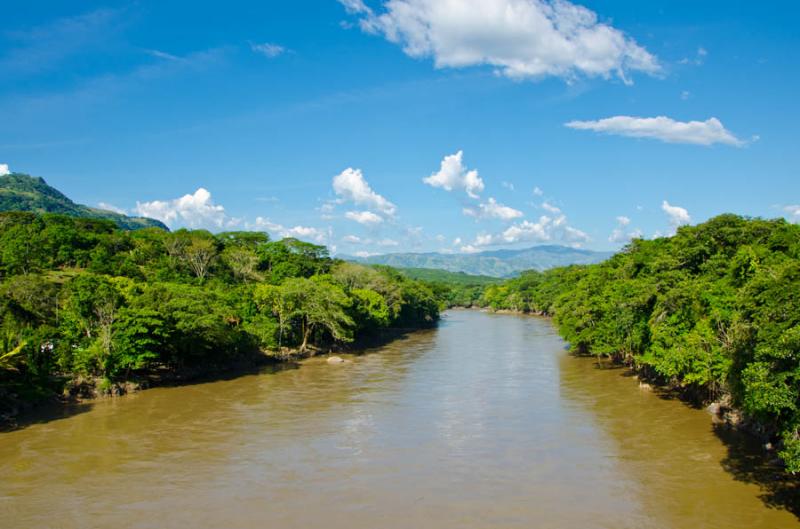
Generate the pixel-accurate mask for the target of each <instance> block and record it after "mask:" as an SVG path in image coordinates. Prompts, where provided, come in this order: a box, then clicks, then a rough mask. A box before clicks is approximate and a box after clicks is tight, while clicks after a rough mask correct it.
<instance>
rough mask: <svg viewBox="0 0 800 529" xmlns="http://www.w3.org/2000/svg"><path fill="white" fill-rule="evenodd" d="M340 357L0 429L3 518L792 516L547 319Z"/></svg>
mask: <svg viewBox="0 0 800 529" xmlns="http://www.w3.org/2000/svg"><path fill="white" fill-rule="evenodd" d="M346 359H347V360H348V361H347V362H346V363H344V364H339V365H330V364H327V363H326V362H325V359H323V358H312V359H309V360H307V361H304V362H302V363H301V365H299V366H292V367H288V368H281V369H273V370H265V371H263V372H259V373H257V374H250V375H244V376H240V377H236V378H231V379H230V380H221V381H214V382H205V383H197V384H192V385H187V386H183V387H173V388H157V389H152V390H148V391H144V392H141V393H138V394H135V395H132V396H128V397H123V398H118V399H109V400H103V401H97V402H94V403H90V404H87V405H85V406H84V407H82V408H80V409H75V410H73V412H71V413H68V414H64V416H63V417H59V418H52V417H50V418H48V420H41V421H38V422H33V423H32V424H30V425H28V426H26V427H24V428H21V429H19V430H16V431H12V432H7V433H2V434H0V527H2V528H9V529H10V528H15V529H22V528H37V529H39V528H51V527H52V528H56V527H57V528H73V527H74V528H78V527H80V528H87V527H103V528H109V527H114V528H115V529H121V528H151V527H153V528H173V527H175V528H177V527H192V528H228V529H235V528H281V529H283V528H291V527H298V528H300V527H302V528H312V527H325V528H331V529H333V528H347V529H359V528H370V529H375V528H394V527H397V528H400V527H402V528H438V529H448V528H460V529H463V528H484V529H485V528H523V527H524V528H532V527H542V528H545V527H546V528H556V529H558V528H581V529H583V528H614V529H620V528H629V527H630V528H659V529H663V528H675V529H684V528H692V529H698V528H726V529H735V528H747V529H759V528H763V529H779V528H781V529H782V528H787V529H788V528H795V527H800V518H798V517H797V516H796V515H794V514H792V513H791V512H790V509H791V510H794V507H793V506H792V505H791V500H789V501H788V507H789V509H787V508H786V507H787V500H786V499H785V498H784V497H783V496H782V495H781V491H775V490H771V489H769V488H765V487H764V486H763V485H760V484H759V482H758V481H757V480H756V479H753V473H752V472H751V471H750V470H751V466H750V465H752V461H757V460H758V457H759V456H758V453H757V452H755V451H753V450H752V449H751V448H748V447H747V445H746V443H744V442H743V441H741V440H738V439H735V438H734V439H728V438H727V436H725V435H720V434H718V433H715V430H714V427H713V425H712V423H711V418H710V416H709V415H708V413H706V412H705V411H703V410H695V409H692V408H690V407H688V406H686V405H684V404H682V403H680V402H678V401H675V400H668V399H664V398H662V397H659V396H657V395H655V394H654V393H652V392H648V391H642V390H640V389H639V387H638V384H637V382H636V381H635V379H633V378H631V377H629V376H626V373H625V371H624V370H621V369H610V368H605V369H602V368H600V366H598V364H597V363H596V362H595V361H593V360H592V359H586V358H574V357H572V356H570V355H569V354H567V352H566V350H565V348H564V343H563V341H562V340H561V339H560V338H559V337H558V335H557V334H556V333H555V331H554V329H553V327H552V324H551V323H550V322H549V321H548V320H545V319H541V318H535V317H524V316H513V315H493V314H486V313H481V312H476V311H450V312H448V313H446V315H445V318H444V319H443V321H442V322H441V324H440V325H439V327H438V328H436V329H431V330H426V331H420V332H417V333H413V334H411V335H409V336H407V337H406V338H404V339H401V340H398V341H395V342H393V343H391V344H389V345H387V346H384V347H380V348H377V349H375V350H372V351H369V352H368V353H366V354H363V355H357V356H356V355H353V356H349V355H348V356H346ZM795 512H797V511H796V510H795Z"/></svg>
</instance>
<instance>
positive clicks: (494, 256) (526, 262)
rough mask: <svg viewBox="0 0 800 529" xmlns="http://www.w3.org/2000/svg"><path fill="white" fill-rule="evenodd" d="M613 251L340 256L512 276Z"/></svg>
mask: <svg viewBox="0 0 800 529" xmlns="http://www.w3.org/2000/svg"><path fill="white" fill-rule="evenodd" d="M612 255H614V253H613V252H595V251H592V250H582V249H579V248H570V247H567V246H557V245H549V246H533V247H531V248H524V249H521V250H493V251H487V252H480V253H471V254H444V253H436V252H430V253H390V254H384V255H373V256H370V257H363V258H361V257H350V256H339V257H340V258H342V259H346V260H350V261H356V262H361V263H368V264H382V265H389V266H393V267H395V268H436V269H440V270H447V271H449V272H464V273H466V274H472V275H483V276H491V277H511V276H514V275H517V274H519V273H520V272H522V271H523V270H531V269H534V270H547V269H549V268H555V267H558V266H567V265H571V264H591V263H598V262H600V261H604V260H606V259H608V258H609V257H611V256H612Z"/></svg>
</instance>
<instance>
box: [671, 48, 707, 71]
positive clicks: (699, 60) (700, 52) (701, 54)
mask: <svg viewBox="0 0 800 529" xmlns="http://www.w3.org/2000/svg"><path fill="white" fill-rule="evenodd" d="M707 56H708V51H707V50H706V49H705V48H702V47H700V48H697V52H696V54H695V57H694V59H690V58H688V57H684V58H683V59H681V60H680V61H678V62H679V63H680V64H693V65H695V66H702V64H703V63H704V62H705V60H706V57H707Z"/></svg>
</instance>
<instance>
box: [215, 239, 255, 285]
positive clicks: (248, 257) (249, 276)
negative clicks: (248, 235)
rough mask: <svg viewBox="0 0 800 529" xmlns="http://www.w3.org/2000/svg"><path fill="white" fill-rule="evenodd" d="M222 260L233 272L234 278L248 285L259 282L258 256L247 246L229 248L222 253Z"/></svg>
mask: <svg viewBox="0 0 800 529" xmlns="http://www.w3.org/2000/svg"><path fill="white" fill-rule="evenodd" d="M222 258H223V260H224V261H225V263H226V264H227V265H228V267H229V268H230V269H231V272H233V277H234V278H236V279H237V280H239V281H243V282H245V283H247V282H248V281H249V280H258V279H259V278H260V275H259V273H258V255H257V254H256V252H255V251H254V250H252V249H250V248H248V247H246V246H229V247H227V248H225V250H224V251H223V252H222Z"/></svg>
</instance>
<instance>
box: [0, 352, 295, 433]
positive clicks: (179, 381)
mask: <svg viewBox="0 0 800 529" xmlns="http://www.w3.org/2000/svg"><path fill="white" fill-rule="evenodd" d="M299 367H300V364H299V363H298V362H294V361H290V362H277V361H275V362H272V361H270V362H269V363H266V364H261V365H249V366H246V367H242V366H239V367H234V368H227V369H223V370H219V371H214V372H208V373H203V374H201V375H196V376H192V377H191V378H180V377H175V378H169V379H160V380H159V379H153V380H150V381H148V385H147V388H148V389H150V388H169V387H180V386H196V385H202V384H211V383H214V382H224V381H229V380H234V379H237V378H241V377H244V376H249V375H261V374H274V373H280V372H282V371H286V370H289V369H298V368H299ZM141 391H147V390H146V389H145V390H141ZM136 393H138V391H135V392H134V393H132V394H136ZM129 396H130V395H120V396H108V397H101V398H99V399H86V400H77V401H74V400H70V401H62V400H56V399H50V400H47V401H44V402H40V403H38V404H34V405H33V406H32V407H31V408H30V409H27V410H24V411H22V412H20V413H19V414H18V415H17V416H15V417H14V418H13V419H12V420H11V421H8V422H3V423H0V434H2V433H8V432H13V431H17V430H23V429H25V428H28V427H31V426H34V425H37V424H45V423H49V422H53V421H59V420H62V419H68V418H70V417H74V416H76V415H80V414H82V413H86V412H89V411H91V410H92V409H93V408H94V406H95V404H97V402H99V401H101V400H107V399H124V398H127V397H129Z"/></svg>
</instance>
